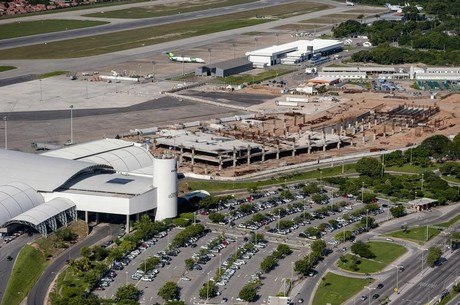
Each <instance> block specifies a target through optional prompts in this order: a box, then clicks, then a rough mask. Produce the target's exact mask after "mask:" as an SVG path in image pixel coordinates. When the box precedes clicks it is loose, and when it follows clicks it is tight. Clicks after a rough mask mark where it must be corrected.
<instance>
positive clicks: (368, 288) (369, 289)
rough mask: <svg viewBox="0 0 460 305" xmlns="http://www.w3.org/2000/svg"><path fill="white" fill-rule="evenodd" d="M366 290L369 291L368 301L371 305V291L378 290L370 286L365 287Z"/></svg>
mask: <svg viewBox="0 0 460 305" xmlns="http://www.w3.org/2000/svg"><path fill="white" fill-rule="evenodd" d="M364 288H366V289H367V299H368V300H369V305H371V290H374V289H376V288H372V287H369V286H364Z"/></svg>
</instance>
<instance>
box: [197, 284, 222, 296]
mask: <svg viewBox="0 0 460 305" xmlns="http://www.w3.org/2000/svg"><path fill="white" fill-rule="evenodd" d="M217 291H219V289H218V288H217V286H216V284H215V283H214V282H213V281H208V282H206V283H204V284H203V287H201V289H200V291H199V296H200V298H202V299H206V298H214V297H215V296H216V295H217Z"/></svg>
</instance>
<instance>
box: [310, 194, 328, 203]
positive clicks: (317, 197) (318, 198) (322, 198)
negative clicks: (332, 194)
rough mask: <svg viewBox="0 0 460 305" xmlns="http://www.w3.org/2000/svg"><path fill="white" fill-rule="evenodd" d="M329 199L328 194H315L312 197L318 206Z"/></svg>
mask: <svg viewBox="0 0 460 305" xmlns="http://www.w3.org/2000/svg"><path fill="white" fill-rule="evenodd" d="M327 199H328V197H327V195H326V194H313V195H312V196H311V200H313V202H314V203H316V204H321V203H323V202H324V201H325V200H327Z"/></svg>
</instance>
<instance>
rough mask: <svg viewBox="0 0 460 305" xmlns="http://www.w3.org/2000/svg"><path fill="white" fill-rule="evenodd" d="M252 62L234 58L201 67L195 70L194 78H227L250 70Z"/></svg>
mask: <svg viewBox="0 0 460 305" xmlns="http://www.w3.org/2000/svg"><path fill="white" fill-rule="evenodd" d="M252 68H253V65H252V62H250V61H249V60H247V59H246V58H244V57H243V58H236V59H232V60H227V61H223V62H219V63H216V64H214V65H210V66H201V67H198V68H196V69H195V75H196V76H217V77H227V76H231V75H235V74H238V73H242V72H246V71H250V70H252Z"/></svg>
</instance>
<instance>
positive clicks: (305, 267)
mask: <svg viewBox="0 0 460 305" xmlns="http://www.w3.org/2000/svg"><path fill="white" fill-rule="evenodd" d="M312 268H313V264H312V262H311V261H310V260H309V258H308V256H307V257H304V258H303V259H300V260H298V261H296V262H295V263H294V271H295V272H296V273H297V274H302V275H307V274H308V273H309V272H310V271H311V269H312Z"/></svg>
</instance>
